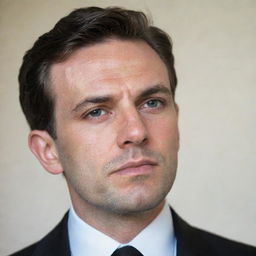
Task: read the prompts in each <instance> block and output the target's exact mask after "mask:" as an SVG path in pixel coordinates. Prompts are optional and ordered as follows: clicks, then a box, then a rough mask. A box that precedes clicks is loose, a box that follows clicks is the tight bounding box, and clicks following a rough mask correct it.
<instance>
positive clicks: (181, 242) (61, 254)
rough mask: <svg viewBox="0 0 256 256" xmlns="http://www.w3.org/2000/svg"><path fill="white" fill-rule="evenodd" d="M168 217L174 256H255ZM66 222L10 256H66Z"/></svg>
mask: <svg viewBox="0 0 256 256" xmlns="http://www.w3.org/2000/svg"><path fill="white" fill-rule="evenodd" d="M172 216H173V223H174V230H175V235H176V238H177V256H256V248H255V247H252V246H249V245H245V244H242V243H238V242H234V241H231V240H228V239H226V238H222V237H220V236H217V235H214V234H211V233H208V232H206V231H203V230H200V229H197V228H194V227H192V226H190V225H189V224H187V223H186V222H185V221H184V220H182V219H181V218H180V217H179V216H178V215H177V214H176V213H175V212H174V211H173V210H172ZM67 220H68V214H67V213H66V215H65V216H64V218H63V219H62V221H61V222H60V223H59V224H58V225H57V226H56V227H55V228H54V229H53V230H52V231H51V232H50V233H49V234H48V235H47V236H45V237H44V238H43V239H42V240H40V241H39V242H37V243H35V244H33V245H31V246H29V247H27V248H25V249H23V250H21V251H19V252H17V253H14V254H12V255H10V256H70V255H71V253H70V247H69V239H68V230H67ZM85 256H86V253H85ZM145 256H147V255H145ZM156 256H157V255H156Z"/></svg>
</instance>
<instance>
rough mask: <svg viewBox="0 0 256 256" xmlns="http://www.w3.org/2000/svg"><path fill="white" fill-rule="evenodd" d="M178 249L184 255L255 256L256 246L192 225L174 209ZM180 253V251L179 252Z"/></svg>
mask: <svg viewBox="0 0 256 256" xmlns="http://www.w3.org/2000/svg"><path fill="white" fill-rule="evenodd" d="M172 216H173V222H174V229H175V234H176V237H177V250H178V252H180V254H182V255H191V254H189V253H188V252H194V254H192V255H208V256H211V255H212V256H213V255H214V256H224V255H225V256H226V255H232V256H255V255H256V248H255V247H253V246H250V245H246V244H243V243H240V242H235V241H232V240H230V239H227V238H224V237H221V236H219V235H216V234H212V233H210V232H207V231H204V230H201V229H198V228H195V227H192V226H191V225H189V224H188V223H187V222H185V221H184V220H182V219H181V218H180V217H179V216H178V215H177V214H176V213H175V212H174V211H173V210H172ZM178 255H179V253H178Z"/></svg>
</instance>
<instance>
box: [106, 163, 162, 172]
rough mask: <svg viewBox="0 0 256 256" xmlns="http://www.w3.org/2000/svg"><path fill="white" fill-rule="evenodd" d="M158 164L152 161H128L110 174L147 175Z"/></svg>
mask: <svg viewBox="0 0 256 256" xmlns="http://www.w3.org/2000/svg"><path fill="white" fill-rule="evenodd" d="M157 165H158V164H157V163H156V162H155V161H152V160H140V161H130V162H127V163H125V164H123V165H122V166H120V167H119V168H118V169H116V170H115V171H113V172H112V173H111V174H118V175H129V176H134V175H147V174H150V173H151V172H152V171H153V169H154V167H155V166H157Z"/></svg>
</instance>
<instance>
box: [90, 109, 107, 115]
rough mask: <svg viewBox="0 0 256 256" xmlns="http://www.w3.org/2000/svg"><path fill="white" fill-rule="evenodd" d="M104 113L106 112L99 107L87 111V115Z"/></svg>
mask: <svg viewBox="0 0 256 256" xmlns="http://www.w3.org/2000/svg"><path fill="white" fill-rule="evenodd" d="M105 113H106V111H104V110H102V109H100V108H97V109H94V110H92V111H91V112H90V113H88V116H90V117H100V116H101V115H104V114H105Z"/></svg>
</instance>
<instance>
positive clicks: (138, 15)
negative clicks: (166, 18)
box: [19, 7, 177, 139]
mask: <svg viewBox="0 0 256 256" xmlns="http://www.w3.org/2000/svg"><path fill="white" fill-rule="evenodd" d="M109 38H117V39H121V40H142V41H145V42H146V43H147V44H148V45H149V46H151V47H152V49H153V50H155V52H156V53H157V54H158V55H159V57H160V58H161V59H162V61H163V62H164V63H165V65H166V67H167V70H168V74H169V79H170V86H171V91H172V96H173V98H174V95H175V89H176V85H177V77H176V72H175V68H174V56H173V53H172V42H171V38H170V37H169V35H168V34H167V33H165V32H164V31H162V30H161V29H159V28H157V27H155V26H153V25H152V23H151V21H150V20H149V19H148V18H147V17H146V15H145V14H144V13H143V12H139V11H133V10H126V9H122V8H119V7H108V8H99V7H87V8H80V9H76V10H74V11H72V12H71V13H70V14H69V15H67V16H65V17H63V18H62V19H60V20H59V21H58V22H57V23H56V25H55V26H54V27H53V29H52V30H50V31H49V32H47V33H45V34H43V35H42V36H40V37H39V38H38V39H37V41H36V42H35V43H34V45H33V47H32V48H31V49H30V50H28V51H27V52H26V54H25V56H24V57H23V63H22V65H21V68H20V72H19V85H20V103H21V107H22V110H23V112H24V114H25V117H26V119H27V122H28V124H29V126H30V128H31V130H35V129H38V130H46V131H47V132H48V133H49V134H50V135H51V136H52V137H53V138H55V139H56V138H57V137H56V131H55V127H54V126H55V125H54V95H53V93H51V90H50V89H51V88H50V79H49V70H50V67H51V66H52V64H54V63H58V62H62V61H64V60H65V59H67V58H68V57H69V56H70V55H71V54H72V53H74V51H76V50H77V49H79V48H81V47H84V46H88V45H93V44H97V43H100V42H104V40H106V39H109Z"/></svg>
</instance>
